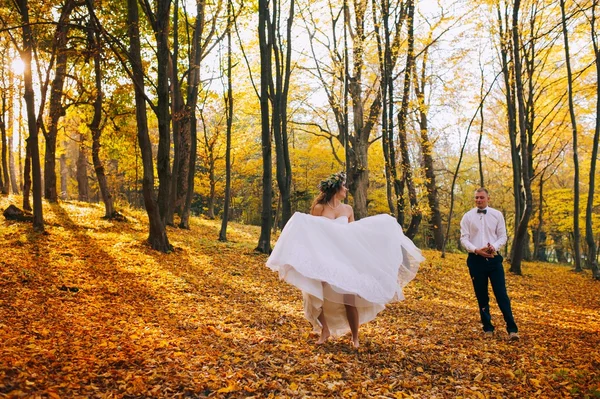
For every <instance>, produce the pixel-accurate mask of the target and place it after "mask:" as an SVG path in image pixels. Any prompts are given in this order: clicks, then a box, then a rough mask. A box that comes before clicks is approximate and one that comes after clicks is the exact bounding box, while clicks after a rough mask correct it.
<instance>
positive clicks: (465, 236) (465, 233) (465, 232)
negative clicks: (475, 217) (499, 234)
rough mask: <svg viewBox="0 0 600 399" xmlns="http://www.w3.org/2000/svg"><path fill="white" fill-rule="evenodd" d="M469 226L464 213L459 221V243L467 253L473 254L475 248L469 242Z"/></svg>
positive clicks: (466, 215)
mask: <svg viewBox="0 0 600 399" xmlns="http://www.w3.org/2000/svg"><path fill="white" fill-rule="evenodd" d="M469 225H470V222H469V218H468V213H465V215H464V216H463V218H462V220H461V221H460V243H461V244H462V246H463V247H464V248H465V249H466V250H467V251H469V252H474V251H475V250H476V249H477V248H476V247H475V245H473V243H472V242H471V233H470V231H469V230H470V229H469ZM505 235H506V234H505Z"/></svg>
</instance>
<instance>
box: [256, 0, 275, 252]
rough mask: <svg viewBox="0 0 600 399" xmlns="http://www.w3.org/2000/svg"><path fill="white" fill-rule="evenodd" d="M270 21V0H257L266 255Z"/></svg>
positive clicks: (264, 244)
mask: <svg viewBox="0 0 600 399" xmlns="http://www.w3.org/2000/svg"><path fill="white" fill-rule="evenodd" d="M268 20H269V2H268V0H259V1H258V41H259V46H260V116H261V143H262V161H263V177H262V211H261V223H260V237H259V239H258V246H257V247H256V250H257V251H259V252H262V253H265V254H268V253H270V252H271V222H272V218H273V216H272V209H271V208H272V204H271V202H272V199H273V190H272V188H271V184H272V181H273V172H272V165H271V129H270V121H269V91H268V90H269V86H268V85H269V82H270V81H271V79H272V77H271V54H272V50H271V45H272V44H271V43H269V41H268V35H267V33H268V32H267V26H266V25H267V23H268Z"/></svg>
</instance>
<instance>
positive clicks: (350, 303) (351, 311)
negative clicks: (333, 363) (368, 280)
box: [344, 295, 359, 348]
mask: <svg viewBox="0 0 600 399" xmlns="http://www.w3.org/2000/svg"><path fill="white" fill-rule="evenodd" d="M344 302H345V307H346V318H347V319H348V324H349V325H350V331H351V332H352V345H353V346H354V347H355V348H358V345H359V343H358V309H357V308H356V306H354V296H352V295H344Z"/></svg>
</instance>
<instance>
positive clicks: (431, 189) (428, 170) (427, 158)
mask: <svg viewBox="0 0 600 399" xmlns="http://www.w3.org/2000/svg"><path fill="white" fill-rule="evenodd" d="M429 39H431V33H430V37H429ZM427 60H428V51H427V50H425V51H424V52H423V63H422V65H421V81H420V82H419V74H418V73H417V70H416V64H414V68H415V70H414V73H413V77H414V79H415V84H414V86H415V94H416V96H417V106H418V109H419V129H420V131H421V153H422V166H423V169H424V170H425V177H426V180H425V188H426V189H427V202H428V204H429V208H430V209H431V219H430V221H429V225H430V229H431V235H432V236H433V244H434V245H433V247H434V248H435V249H437V250H439V251H441V250H442V247H443V246H444V233H443V231H442V213H441V211H440V204H439V199H438V189H437V184H436V181H435V169H434V162H433V143H432V142H431V140H429V133H428V131H429V127H428V121H427V106H426V104H425V84H426V79H425V71H426V66H427ZM481 96H482V98H483V86H482V92H481ZM481 109H483V103H482V105H481V107H480V110H481Z"/></svg>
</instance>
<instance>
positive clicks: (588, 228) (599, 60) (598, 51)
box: [585, 0, 600, 280]
mask: <svg viewBox="0 0 600 399" xmlns="http://www.w3.org/2000/svg"><path fill="white" fill-rule="evenodd" d="M597 7H598V0H593V3H592V6H591V9H592V16H591V18H590V25H591V34H592V45H593V49H594V55H595V57H594V61H595V65H596V124H595V126H594V139H593V144H592V156H591V159H590V177H589V183H588V185H589V187H588V198H587V203H586V207H585V241H586V243H587V246H588V254H587V261H588V266H589V267H591V268H592V273H593V276H594V278H595V279H596V280H600V268H599V267H598V260H597V257H598V252H597V250H598V247H597V246H596V242H595V241H594V230H593V229H592V215H593V213H594V210H593V207H594V193H595V189H596V163H597V161H598V142H599V141H600V117H599V116H600V88H599V87H598V84H597V82H600V48H599V46H598V36H597V31H596V9H597Z"/></svg>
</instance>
